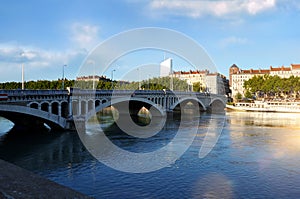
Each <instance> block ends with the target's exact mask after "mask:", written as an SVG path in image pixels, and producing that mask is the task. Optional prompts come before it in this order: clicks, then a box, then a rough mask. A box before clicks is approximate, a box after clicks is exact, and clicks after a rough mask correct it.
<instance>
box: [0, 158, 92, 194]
mask: <svg viewBox="0 0 300 199" xmlns="http://www.w3.org/2000/svg"><path fill="white" fill-rule="evenodd" d="M49 197H50V198H80V199H81V198H86V199H88V198H91V197H88V196H85V195H83V194H81V193H79V192H77V191H74V190H72V189H70V188H68V187H65V186H62V185H59V184H57V183H55V182H53V181H50V180H47V179H45V178H43V177H41V176H38V175H36V174H34V173H32V172H30V171H27V170H25V169H22V168H20V167H18V166H16V165H13V164H11V163H8V162H6V161H4V160H1V159H0V198H49Z"/></svg>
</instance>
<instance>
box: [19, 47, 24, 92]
mask: <svg viewBox="0 0 300 199" xmlns="http://www.w3.org/2000/svg"><path fill="white" fill-rule="evenodd" d="M20 56H21V57H22V58H23V57H24V52H22V53H20ZM21 68H22V90H24V89H25V83H24V60H22V65H21Z"/></svg>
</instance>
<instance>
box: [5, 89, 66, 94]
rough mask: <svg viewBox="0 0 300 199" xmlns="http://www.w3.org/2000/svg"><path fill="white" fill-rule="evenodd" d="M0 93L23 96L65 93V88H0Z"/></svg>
mask: <svg viewBox="0 0 300 199" xmlns="http://www.w3.org/2000/svg"><path fill="white" fill-rule="evenodd" d="M0 94H7V95H8V96H23V95H67V94H68V91H67V90H50V89H49V90H46V89H45V90H20V89H16V90H0Z"/></svg>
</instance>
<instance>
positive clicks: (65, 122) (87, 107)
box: [0, 88, 227, 129]
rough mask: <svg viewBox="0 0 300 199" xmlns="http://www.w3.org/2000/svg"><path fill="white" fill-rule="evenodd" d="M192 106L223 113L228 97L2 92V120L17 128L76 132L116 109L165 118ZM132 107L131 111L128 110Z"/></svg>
mask: <svg viewBox="0 0 300 199" xmlns="http://www.w3.org/2000/svg"><path fill="white" fill-rule="evenodd" d="M188 102H190V103H193V104H198V105H199V107H200V109H201V110H202V111H220V110H221V111H223V110H224V107H225V104H226V102H227V98H226V96H224V95H215V94H208V93H194V92H179V91H150V90H135V91H133V90H80V89H73V88H71V89H68V90H0V116H2V117H4V118H7V119H8V120H10V121H12V122H13V123H14V124H15V125H21V126H25V127H41V126H44V124H47V125H48V126H50V127H51V129H74V121H75V120H78V121H79V120H80V121H84V122H85V121H87V120H88V119H89V118H90V117H91V116H93V115H94V114H95V113H96V112H98V111H101V110H102V109H104V108H106V107H109V106H114V107H116V108H117V109H118V110H119V111H121V112H122V111H123V110H124V107H125V109H128V110H129V112H130V114H131V115H132V114H133V115H134V114H137V113H138V111H139V110H140V109H141V108H142V107H145V108H147V109H148V110H150V111H151V114H154V115H158V116H164V115H165V114H166V113H167V112H173V111H174V110H177V109H178V107H180V106H184V105H185V104H187V103H188ZM128 107H129V108H128Z"/></svg>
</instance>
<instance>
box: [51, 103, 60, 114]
mask: <svg viewBox="0 0 300 199" xmlns="http://www.w3.org/2000/svg"><path fill="white" fill-rule="evenodd" d="M51 113H52V114H55V115H59V102H58V101H53V102H51Z"/></svg>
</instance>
